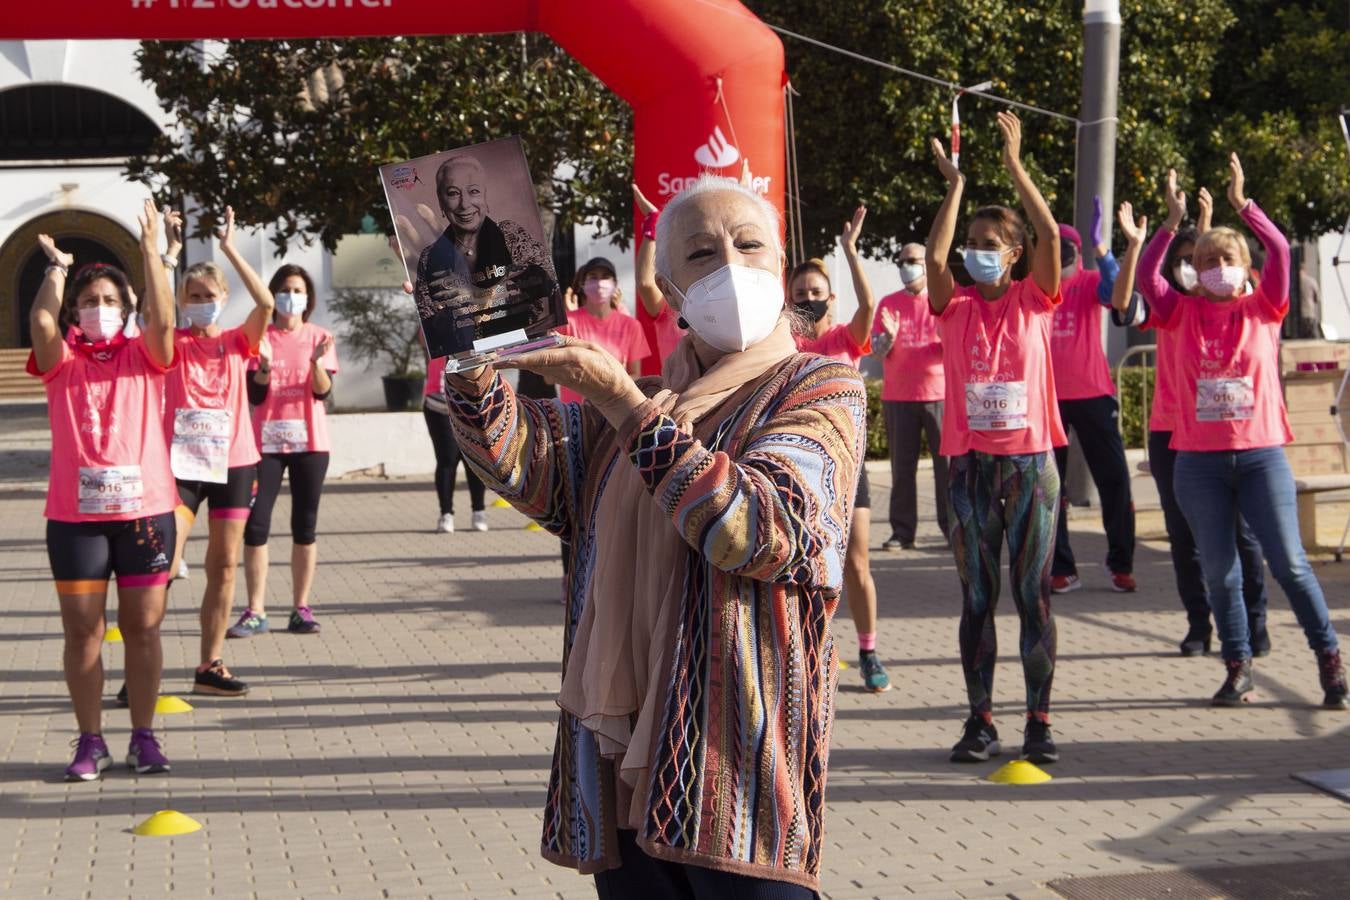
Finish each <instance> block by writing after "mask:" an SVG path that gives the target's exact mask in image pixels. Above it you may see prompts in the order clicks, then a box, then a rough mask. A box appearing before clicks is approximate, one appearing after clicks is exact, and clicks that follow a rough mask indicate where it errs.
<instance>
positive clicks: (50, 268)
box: [42, 262, 70, 276]
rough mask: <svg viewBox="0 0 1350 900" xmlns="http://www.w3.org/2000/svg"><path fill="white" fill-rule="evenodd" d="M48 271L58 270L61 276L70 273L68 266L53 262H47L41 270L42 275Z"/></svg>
mask: <svg viewBox="0 0 1350 900" xmlns="http://www.w3.org/2000/svg"><path fill="white" fill-rule="evenodd" d="M49 272H60V273H61V274H62V275H63V276H65V275H69V274H70V268H69V267H68V266H63V265H61V264H60V263H57V262H54V263H49V264H48V265H47V268H45V269H43V270H42V274H43V275H46V274H48V273H49Z"/></svg>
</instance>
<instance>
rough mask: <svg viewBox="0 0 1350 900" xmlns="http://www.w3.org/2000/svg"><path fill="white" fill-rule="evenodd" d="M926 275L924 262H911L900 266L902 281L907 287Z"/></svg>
mask: <svg viewBox="0 0 1350 900" xmlns="http://www.w3.org/2000/svg"><path fill="white" fill-rule="evenodd" d="M923 276H924V266H923V263H909V264H907V265H902V266H901V267H900V281H901V283H902V284H904V285H905V287H909V286H910V285H911V284H913V283H914V282H916V281H918V280H919V279H920V278H922V277H923Z"/></svg>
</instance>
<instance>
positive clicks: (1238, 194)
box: [1228, 153, 1247, 212]
mask: <svg viewBox="0 0 1350 900" xmlns="http://www.w3.org/2000/svg"><path fill="white" fill-rule="evenodd" d="M1228 172H1229V179H1228V202H1229V203H1231V204H1233V209H1235V210H1237V211H1238V212H1242V208H1243V207H1244V206H1246V205H1247V195H1246V194H1245V193H1244V192H1243V188H1245V187H1246V186H1247V176H1246V175H1244V174H1243V172H1242V160H1240V159H1238V155H1237V154H1236V153H1230V154H1228Z"/></svg>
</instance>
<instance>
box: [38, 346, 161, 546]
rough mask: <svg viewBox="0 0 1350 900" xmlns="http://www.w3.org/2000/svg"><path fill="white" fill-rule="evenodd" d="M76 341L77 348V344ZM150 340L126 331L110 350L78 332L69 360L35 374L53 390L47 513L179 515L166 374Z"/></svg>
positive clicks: (105, 517) (100, 518)
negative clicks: (168, 429)
mask: <svg viewBox="0 0 1350 900" xmlns="http://www.w3.org/2000/svg"><path fill="white" fill-rule="evenodd" d="M72 345H74V346H72ZM171 369H172V367H170V368H169V369H166V368H164V367H162V366H160V365H159V364H158V363H156V362H155V361H154V360H152V359H151V358H150V354H149V353H148V352H147V350H146V346H145V339H144V338H143V337H135V338H131V339H130V340H128V339H126V338H124V337H122V336H121V335H118V336H117V338H115V339H114V340H113V341H111V342H109V344H108V345H107V346H106V347H105V348H100V349H98V350H94V349H93V348H92V347H90V345H88V344H86V343H83V338H82V337H80V332H79V330H78V329H72V330H71V334H70V337H69V338H68V339H67V340H66V341H63V342H62V343H61V361H60V362H58V363H57V364H56V365H55V366H53V367H52V368H51V369H49V370H47V371H46V372H42V373H39V372H38V369H37V358H36V357H35V356H33V355H31V354H30V355H29V357H28V372H29V374H31V375H37V376H38V377H40V378H41V379H42V383H43V385H45V386H46V388H47V419H48V422H49V423H50V424H51V432H52V459H51V470H50V473H49V475H48V480H47V509H46V512H45V515H46V516H47V518H49V519H54V520H56V521H58V522H127V521H131V520H132V519H140V518H144V517H146V516H158V515H163V514H164V513H167V512H173V509H174V507H176V506H177V505H178V488H177V486H176V485H175V484H174V480H173V474H172V473H171V472H170V471H169V444H168V441H167V440H165V437H164V419H163V410H164V375H165V373H166V372H168V371H170V370H171Z"/></svg>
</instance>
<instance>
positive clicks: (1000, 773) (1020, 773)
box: [989, 759, 1050, 784]
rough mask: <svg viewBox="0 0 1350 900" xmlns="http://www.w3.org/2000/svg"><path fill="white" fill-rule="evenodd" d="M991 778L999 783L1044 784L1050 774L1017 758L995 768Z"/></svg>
mask: <svg viewBox="0 0 1350 900" xmlns="http://www.w3.org/2000/svg"><path fill="white" fill-rule="evenodd" d="M989 780H990V781H993V782H996V783H998V784H1044V783H1045V782H1047V781H1049V780H1050V776H1049V775H1047V774H1046V773H1045V771H1044V770H1043V769H1041V768H1039V767H1038V766H1036V765H1035V764H1033V763H1029V762H1027V761H1026V760H1025V759H1015V760H1013V761H1012V762H1010V763H1005V764H1004V765H1001V766H999V767H998V768H997V769H995V770H994V772H993V774H992V775H990V776H989Z"/></svg>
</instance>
